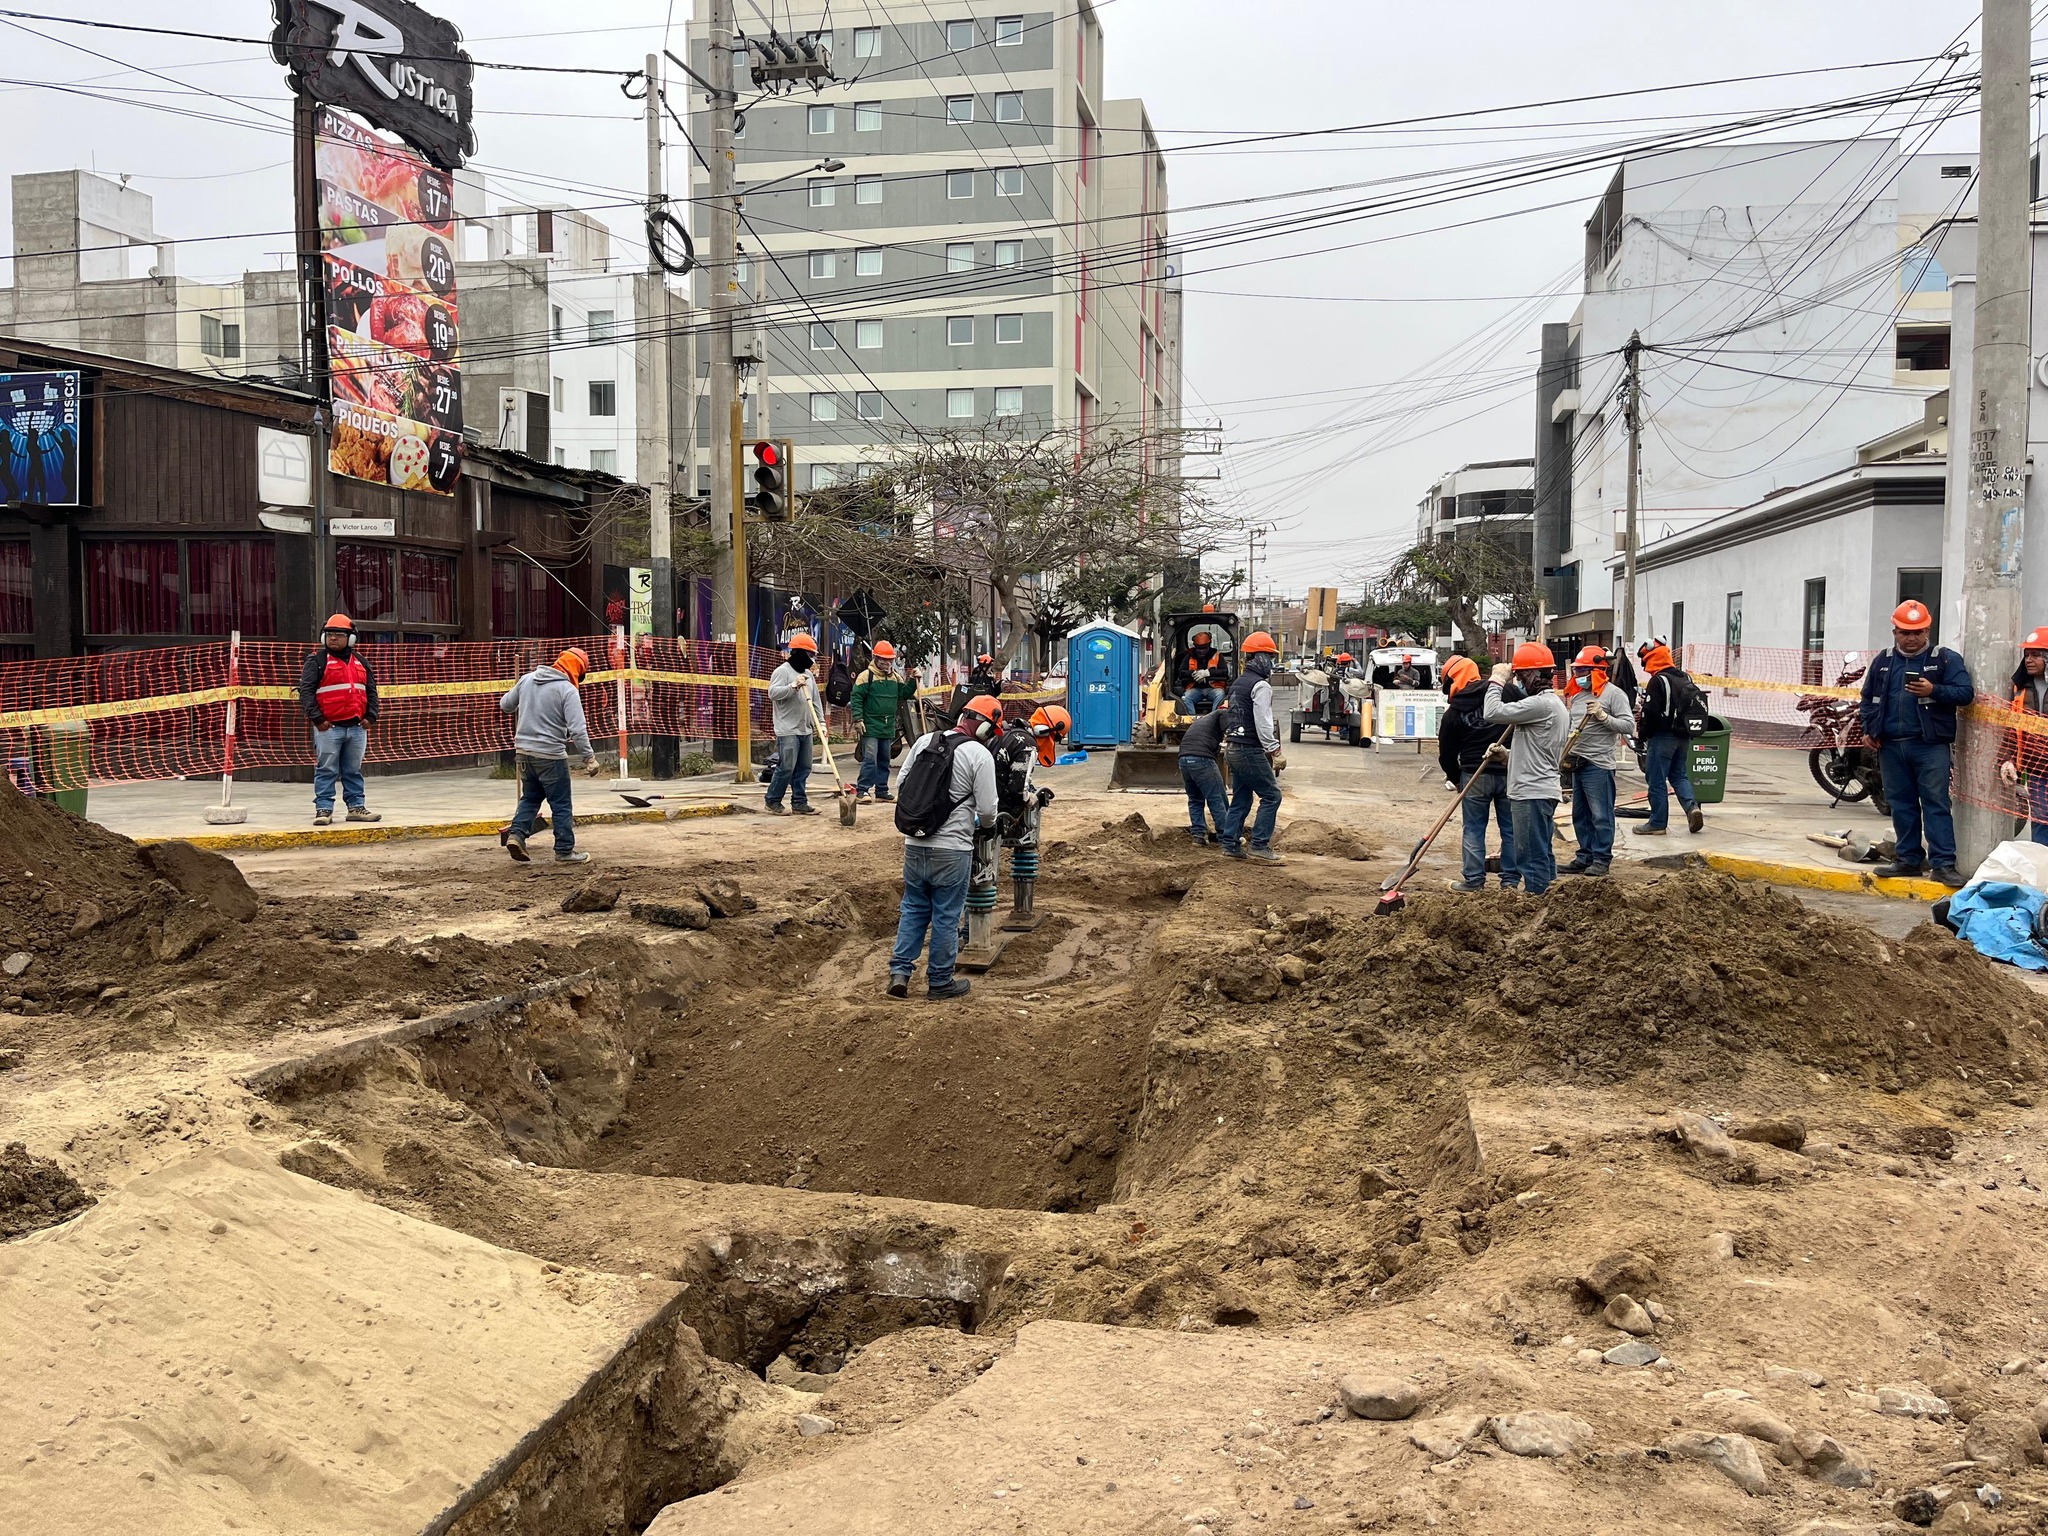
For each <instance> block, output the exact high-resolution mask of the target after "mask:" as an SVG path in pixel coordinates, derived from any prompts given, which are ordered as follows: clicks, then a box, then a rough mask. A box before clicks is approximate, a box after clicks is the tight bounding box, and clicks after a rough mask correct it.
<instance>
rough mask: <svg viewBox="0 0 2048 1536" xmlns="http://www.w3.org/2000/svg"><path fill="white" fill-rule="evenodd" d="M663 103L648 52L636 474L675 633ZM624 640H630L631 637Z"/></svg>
mask: <svg viewBox="0 0 2048 1536" xmlns="http://www.w3.org/2000/svg"><path fill="white" fill-rule="evenodd" d="M663 105H664V103H663V101H662V97H661V55H660V54H657V53H650V54H648V55H647V244H648V258H647V264H648V271H649V273H650V275H651V276H652V277H653V278H654V282H655V293H654V294H653V295H651V296H650V297H653V298H654V300H655V302H654V303H653V305H652V313H651V314H648V315H645V316H643V317H642V318H641V326H642V330H641V334H642V336H643V337H645V338H646V339H645V342H644V345H645V346H646V348H647V386H648V390H649V392H650V393H651V394H652V396H653V398H652V399H651V400H650V401H648V402H647V407H646V408H647V410H648V411H649V413H650V415H651V417H652V421H653V426H654V431H653V433H652V437H653V442H652V445H651V447H650V450H649V453H650V456H651V457H652V458H653V460H654V462H653V463H652V464H645V465H642V466H641V468H640V478H641V480H642V481H643V482H645V484H646V486H647V556H648V564H649V565H650V566H652V567H653V592H652V593H651V594H650V605H651V607H652V610H653V612H652V615H651V616H652V618H653V621H654V633H655V634H657V635H663V636H673V635H674V634H675V632H676V599H675V587H676V572H675V559H674V551H673V548H672V545H671V542H670V540H671V536H672V534H673V526H672V524H671V521H670V507H669V497H670V494H671V492H672V491H673V489H674V486H675V453H674V450H673V446H672V444H671V443H670V440H669V434H670V422H669V411H670V409H671V408H672V407H673V405H674V403H675V402H674V397H673V396H672V395H671V394H670V392H669V375H670V364H671V363H672V361H673V358H674V354H673V352H672V350H671V349H672V348H673V347H674V346H675V338H674V326H673V322H672V318H671V314H670V307H669V289H668V273H667V272H666V271H665V270H664V269H663V267H662V263H661V258H660V254H659V247H658V246H657V245H656V243H655V242H656V241H657V240H658V239H660V236H661V230H662V221H663V219H664V218H665V217H666V216H667V213H668V186H667V181H666V178H665V175H664V171H663V167H662V157H661V149H662V145H661V114H662V108H663ZM650 324H651V325H658V326H659V327H660V330H659V332H658V333H657V334H655V335H652V336H648V335H647V334H646V333H647V328H648V326H649V325H650ZM627 643H628V644H629V645H630V644H631V643H632V640H631V637H630V636H628V638H627ZM622 728H623V727H622ZM679 745H680V744H679V742H678V741H677V739H676V737H675V736H674V735H673V734H671V733H668V732H664V731H657V732H656V733H655V734H654V735H653V736H651V737H650V738H649V740H648V756H649V762H648V771H649V772H650V773H651V774H652V776H653V777H655V778H657V779H668V778H673V777H674V776H675V771H676V755H677V751H678V747H679Z"/></svg>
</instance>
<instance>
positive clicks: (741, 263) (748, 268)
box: [732, 256, 754, 292]
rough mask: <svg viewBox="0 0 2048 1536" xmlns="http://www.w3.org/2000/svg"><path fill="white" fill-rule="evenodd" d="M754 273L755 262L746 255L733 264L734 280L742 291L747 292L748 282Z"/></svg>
mask: <svg viewBox="0 0 2048 1536" xmlns="http://www.w3.org/2000/svg"><path fill="white" fill-rule="evenodd" d="M753 275H754V267H753V263H751V262H750V261H748V260H747V258H746V257H744V256H742V257H740V258H739V259H738V260H737V261H735V262H734V263H733V264H732V280H733V282H734V284H735V285H736V286H738V288H739V289H740V290H741V291H742V292H745V290H746V286H747V283H748V281H749V280H750V279H751V278H752V277H753Z"/></svg>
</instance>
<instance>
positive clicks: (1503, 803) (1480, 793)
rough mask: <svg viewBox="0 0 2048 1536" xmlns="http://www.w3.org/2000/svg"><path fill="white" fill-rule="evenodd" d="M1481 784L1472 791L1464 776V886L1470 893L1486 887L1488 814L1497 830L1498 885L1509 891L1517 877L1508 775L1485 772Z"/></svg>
mask: <svg viewBox="0 0 2048 1536" xmlns="http://www.w3.org/2000/svg"><path fill="white" fill-rule="evenodd" d="M1482 777H1483V779H1484V782H1483V783H1481V784H1480V786H1479V787H1478V788H1477V789H1472V775H1471V773H1469V772H1468V773H1466V775H1465V780H1464V784H1463V786H1462V787H1464V788H1465V789H1468V790H1470V791H1471V793H1469V794H1467V795H1466V796H1465V804H1464V812H1465V841H1464V855H1465V870H1464V874H1465V883H1466V884H1467V885H1469V886H1471V887H1472V888H1473V889H1474V890H1477V889H1479V887H1480V886H1482V885H1484V884H1486V822H1487V818H1488V816H1489V815H1491V816H1492V818H1493V819H1494V821H1495V822H1496V823H1497V824H1498V825H1499V827H1500V883H1501V889H1502V890H1512V889H1513V888H1514V887H1515V886H1517V885H1519V884H1520V883H1521V879H1522V877H1521V874H1520V872H1519V868H1518V866H1517V865H1516V863H1515V828H1514V822H1513V820H1512V819H1511V816H1512V813H1511V812H1510V810H1509V805H1510V802H1509V800H1508V776H1507V775H1506V774H1505V773H1489V774H1485V775H1483V776H1482Z"/></svg>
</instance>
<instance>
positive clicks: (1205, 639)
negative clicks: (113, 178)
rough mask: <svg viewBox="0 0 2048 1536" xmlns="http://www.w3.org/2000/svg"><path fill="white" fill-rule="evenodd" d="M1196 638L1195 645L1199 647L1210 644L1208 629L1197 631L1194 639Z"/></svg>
mask: <svg viewBox="0 0 2048 1536" xmlns="http://www.w3.org/2000/svg"><path fill="white" fill-rule="evenodd" d="M1194 638H1195V644H1197V645H1207V644H1208V643H1209V631H1207V630H1206V629H1198V630H1196V631H1195V637H1194Z"/></svg>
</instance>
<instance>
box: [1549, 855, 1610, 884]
mask: <svg viewBox="0 0 2048 1536" xmlns="http://www.w3.org/2000/svg"><path fill="white" fill-rule="evenodd" d="M1610 867H1611V866H1610V865H1609V864H1608V862H1607V861H1606V860H1605V859H1595V860H1594V861H1593V862H1592V863H1591V864H1588V865H1587V866H1586V867H1585V868H1584V869H1582V870H1580V871H1579V873H1580V874H1582V875H1584V876H1585V877H1586V878H1587V879H1588V880H1598V879H1599V878H1600V877H1601V876H1602V875H1604V874H1606V873H1607V872H1608V870H1609V868H1610ZM1560 873H1562V871H1560Z"/></svg>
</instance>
